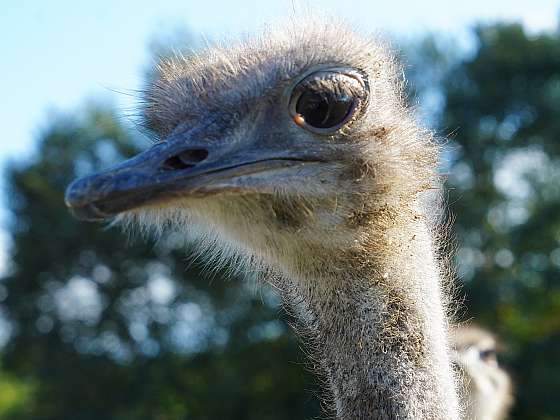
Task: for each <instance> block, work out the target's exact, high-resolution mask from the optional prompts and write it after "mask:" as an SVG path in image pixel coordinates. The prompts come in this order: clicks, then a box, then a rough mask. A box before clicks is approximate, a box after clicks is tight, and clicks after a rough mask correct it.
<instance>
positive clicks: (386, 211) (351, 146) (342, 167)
mask: <svg viewBox="0 0 560 420" xmlns="http://www.w3.org/2000/svg"><path fill="white" fill-rule="evenodd" d="M398 70H399V69H398V67H397V66H396V64H395V61H394V59H393V57H392V56H391V54H390V53H389V52H388V51H387V50H386V48H385V47H384V46H383V44H382V43H380V42H377V41H371V40H366V39H362V38H361V37H360V36H358V35H356V34H355V33H353V32H352V31H350V30H349V29H347V28H346V27H343V26H341V25H339V24H335V23H333V22H328V23H327V24H325V23H323V24H314V25H310V24H309V23H308V22H307V23H306V24H305V25H298V24H294V25H291V26H290V27H289V28H287V27H284V28H282V30H278V31H276V32H275V31H270V32H268V33H266V34H264V35H263V36H262V37H261V38H259V39H258V40H255V41H251V42H246V43H240V44H238V45H233V46H229V47H227V48H225V47H214V48H211V49H209V50H208V51H206V52H202V53H200V54H198V55H195V56H189V57H181V56H177V57H174V58H170V59H165V60H163V61H162V62H161V63H160V64H159V65H158V67H157V72H156V78H155V81H154V82H153V84H151V85H150V86H149V87H148V88H147V89H146V92H145V97H144V101H143V105H144V110H143V111H144V118H145V123H146V125H147V126H148V127H149V128H150V129H151V130H153V132H155V133H156V134H157V137H158V138H159V141H158V142H157V143H156V144H154V145H153V147H151V148H150V149H149V150H147V151H145V152H143V153H141V154H139V155H137V156H136V157H134V158H132V159H130V160H128V161H126V162H124V163H122V164H120V165H118V166H116V167H114V168H111V169H109V170H107V171H105V172H102V173H99V174H95V175H92V176H89V177H86V178H83V179H80V180H77V181H76V182H74V183H73V184H72V185H71V186H70V187H69V188H68V190H67V194H66V202H67V204H68V206H69V207H70V208H71V209H72V211H73V213H74V214H75V215H76V216H77V217H78V218H81V219H86V220H97V219H107V218H112V217H114V216H119V218H121V219H127V220H129V221H130V220H133V221H137V222H140V223H142V224H145V225H150V224H151V225H156V226H163V225H171V226H174V228H175V229H184V230H185V231H186V233H187V234H189V235H191V236H194V237H195V238H198V239H199V243H200V244H206V245H208V247H209V248H213V247H214V248H217V246H214V245H215V244H216V241H218V242H219V248H220V249H221V251H222V252H224V250H226V251H232V252H233V253H235V254H241V255H246V256H250V257H251V260H252V261H260V262H263V263H265V265H266V266H280V267H283V268H285V269H287V270H289V271H292V272H296V273H301V272H302V270H304V267H305V270H313V269H316V270H320V271H321V273H324V272H325V271H326V270H329V269H333V267H336V266H337V264H336V262H337V261H348V260H352V257H354V256H357V255H361V254H362V253H361V251H363V250H364V249H365V248H371V247H374V248H375V250H376V251H377V252H382V250H381V249H379V248H381V246H380V245H379V241H378V236H379V235H380V234H381V233H380V232H386V231H388V230H391V229H392V228H393V227H395V226H397V225H398V223H399V222H398V221H399V220H400V219H401V218H402V216H403V215H406V216H407V217H417V216H415V214H416V212H417V211H418V208H419V207H420V206H421V205H422V202H421V200H420V199H419V193H420V192H422V191H426V190H428V189H430V188H431V186H432V185H433V184H434V182H436V162H437V147H436V145H435V143H434V142H433V140H432V138H431V136H430V134H429V133H428V132H427V131H425V130H423V129H422V128H420V127H419V125H418V124H417V122H416V121H414V118H413V116H411V112H410V110H409V109H407V107H406V105H405V101H404V99H403V98H404V94H403V83H402V81H401V80H400V77H399V71H398ZM418 217H420V216H418ZM394 234H395V235H397V234H399V233H398V232H397V231H396V230H395V232H394ZM385 246H386V244H385ZM341 250H343V251H341ZM226 253H228V252H226ZM325 262H329V264H328V267H327V266H325V265H324V264H325Z"/></svg>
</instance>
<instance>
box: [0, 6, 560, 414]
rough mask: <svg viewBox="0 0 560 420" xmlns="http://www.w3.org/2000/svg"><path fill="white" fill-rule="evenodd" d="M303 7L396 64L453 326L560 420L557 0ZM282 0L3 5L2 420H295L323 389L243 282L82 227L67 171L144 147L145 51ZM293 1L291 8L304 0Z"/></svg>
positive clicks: (279, 322)
mask: <svg viewBox="0 0 560 420" xmlns="http://www.w3.org/2000/svg"><path fill="white" fill-rule="evenodd" d="M458 3H459V2H447V1H445V0H424V1H422V2H416V1H412V0H410V1H406V0H396V1H392V2H377V1H371V0H369V1H368V0H363V1H360V0H355V1H353V0H347V1H344V2H341V1H331V0H327V1H321V2H319V1H309V2H306V3H305V4H306V6H305V7H306V8H307V9H309V10H311V11H313V10H321V11H326V12H327V13H330V14H335V15H340V16H342V17H344V18H345V19H347V20H348V21H349V22H351V23H352V24H353V25H356V27H358V28H360V29H361V30H364V31H366V32H368V31H369V32H373V31H377V30H381V31H383V32H384V33H385V34H386V37H388V38H389V39H390V40H391V41H392V45H393V47H394V48H395V50H396V51H397V52H398V54H399V55H400V56H401V59H402V61H403V63H404V65H405V72H406V73H407V76H408V78H409V81H410V82H409V88H410V100H411V102H413V103H414V104H415V105H417V107H418V110H419V118H421V119H423V120H424V121H426V123H427V124H429V125H430V126H431V127H433V128H434V129H435V130H436V131H437V132H438V134H439V135H440V136H442V137H443V136H446V137H448V138H449V141H448V143H447V144H446V152H445V156H444V157H445V159H444V162H443V163H442V172H443V173H445V174H446V177H447V179H448V182H447V196H448V201H449V203H450V206H451V211H452V212H453V213H454V214H455V216H456V222H455V227H454V229H455V235H456V237H457V242H458V252H457V258H456V260H457V264H458V274H459V280H458V281H459V283H460V288H459V291H458V293H457V294H458V303H457V318H458V319H459V320H473V321H475V322H477V323H478V324H480V325H483V326H485V327H487V328H489V329H490V330H492V331H494V332H495V333H496V334H497V335H499V337H501V340H502V342H503V344H504V349H503V352H502V355H501V362H502V363H503V365H504V366H505V367H506V368H507V370H508V371H509V372H510V373H511V375H512V377H513V380H514V383H515V388H516V403H515V406H514V407H513V412H512V418H514V419H560V398H559V396H560V360H559V359H560V357H559V356H560V31H559V26H558V17H559V16H560V14H559V12H560V2H559V1H553V0H533V1H531V2H528V1H526V0H494V1H483V0H470V1H468V2H461V4H458ZM294 7H295V6H294V5H293V4H292V2H290V1H280V0H275V1H271V2H266V3H265V2H256V1H255V2H252V1H248V0H243V1H241V0H240V1H235V2H228V1H225V0H220V1H218V0H208V1H205V2H194V1H188V0H182V1H178V0H177V1H175V0H161V1H159V2H152V1H148V0H136V1H132V0H130V1H120V2H112V1H109V0H98V1H96V2H88V3H85V2H71V1H64V0H54V1H49V2H40V1H17V2H16V1H10V0H8V1H5V2H2V7H1V13H0V31H1V34H2V36H1V37H0V53H1V55H0V59H1V67H0V92H2V100H0V121H1V126H2V130H3V134H2V138H1V140H0V164H1V165H2V172H3V177H2V178H1V180H0V181H1V185H0V186H1V194H0V200H1V201H0V203H1V204H0V418H1V419H9V420H16V419H17V420H19V419H41V420H43V419H44V420H47V419H49V420H50V419H53V420H54V419H75V420H90V419H91V420H94V419H96V420H99V419H116V420H129V419H154V420H175V419H278V420H280V419H287V418H294V419H304V418H314V417H317V416H320V413H321V411H320V403H319V399H318V398H317V394H318V387H317V384H316V383H315V382H314V378H313V376H312V375H311V374H310V373H309V372H308V369H307V367H306V361H305V357H304V355H303V354H302V352H301V351H300V348H299V346H298V344H297V342H296V341H295V338H294V336H293V334H292V332H291V331H290V329H289V327H288V326H287V323H286V321H287V319H286V315H285V314H283V313H282V312H281V311H280V309H279V302H278V299H277V297H276V296H275V295H274V294H273V293H272V292H271V291H270V290H268V289H267V288H265V287H261V286H260V285H258V284H257V283H256V282H255V280H254V279H251V278H240V277H238V278H231V276H230V275H228V274H226V273H225V272H208V270H206V271H205V270H204V268H203V267H202V266H199V265H197V263H193V262H192V261H190V260H189V258H188V255H189V253H190V251H189V246H188V245H185V244H183V243H182V241H181V239H180V238H177V237H174V236H173V235H169V236H166V237H164V238H163V239H161V240H160V241H158V242H157V243H154V242H152V243H149V242H148V243H147V242H146V241H145V240H143V239H141V238H134V237H129V236H126V235H124V234H123V233H121V232H120V231H119V230H118V229H105V228H104V227H103V226H102V225H96V224H88V223H79V222H77V221H75V220H74V219H72V218H71V217H70V215H69V214H68V212H67V210H66V208H65V206H64V202H63V192H64V189H65V187H66V185H67V184H68V183H69V181H70V180H72V179H73V178H75V177H76V176H81V175H84V174H87V173H89V172H91V171H94V170H96V169H98V168H101V167H106V166H108V165H110V164H112V163H114V162H116V161H119V160H121V159H123V157H126V156H129V155H131V154H133V153H135V152H137V151H138V150H140V149H143V148H145V147H146V146H147V145H148V144H149V143H150V141H149V139H148V137H147V136H146V135H145V134H143V133H142V132H141V131H140V130H138V129H137V127H136V124H137V121H138V120H137V113H138V111H137V109H136V105H137V102H136V101H137V99H138V94H137V92H138V90H139V89H141V88H142V86H143V83H144V81H145V80H147V79H149V78H150V68H151V66H152V65H153V63H154V60H155V59H156V58H157V57H158V56H162V55H166V54H169V53H170V52H171V51H172V50H180V51H185V53H187V54H188V53H190V51H193V50H197V49H199V48H201V47H203V45H204V44H205V43H207V42H208V41H213V40H222V39H224V38H226V39H227V38H229V37H238V36H240V35H245V34H251V33H255V32H258V31H259V30H261V29H262V28H264V27H265V26H266V25H267V24H271V23H274V22H276V21H277V20H278V19H279V17H287V16H289V15H290V14H291V13H292V12H293V9H294ZM296 9H297V7H296Z"/></svg>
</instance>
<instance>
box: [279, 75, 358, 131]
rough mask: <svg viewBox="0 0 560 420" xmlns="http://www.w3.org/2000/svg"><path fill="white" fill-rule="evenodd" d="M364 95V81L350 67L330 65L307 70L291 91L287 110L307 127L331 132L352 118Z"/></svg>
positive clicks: (297, 121)
mask: <svg viewBox="0 0 560 420" xmlns="http://www.w3.org/2000/svg"><path fill="white" fill-rule="evenodd" d="M366 99H367V85H366V83H365V81H364V79H363V77H362V75H361V74H359V73H358V72H356V71H355V70H352V69H332V70H325V71H319V72H315V73H312V74H310V75H309V76H307V77H306V78H305V79H303V80H302V81H301V82H299V83H298V85H297V86H296V87H295V88H294V90H293V91H292V96H291V98H290V113H291V114H292V117H293V118H294V121H295V122H296V123H297V124H298V125H300V126H302V127H304V128H307V129H308V130H310V131H313V132H316V133H320V134H330V133H333V132H335V131H336V130H338V129H339V128H341V127H342V126H343V125H344V124H346V123H347V122H349V121H350V120H351V119H352V116H353V115H354V113H355V112H356V110H357V109H358V108H359V107H361V106H362V105H363V103H364V102H365V101H366Z"/></svg>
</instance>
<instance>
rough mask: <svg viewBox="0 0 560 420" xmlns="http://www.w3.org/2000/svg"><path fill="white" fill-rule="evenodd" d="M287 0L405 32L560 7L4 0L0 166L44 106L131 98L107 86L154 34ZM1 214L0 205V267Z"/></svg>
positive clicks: (241, 28) (141, 60)
mask: <svg viewBox="0 0 560 420" xmlns="http://www.w3.org/2000/svg"><path fill="white" fill-rule="evenodd" d="M294 4H296V6H295V8H296V9H297V8H298V7H299V5H300V4H304V5H306V8H307V9H308V10H315V9H317V10H321V11H322V12H327V13H330V14H335V15H340V16H343V17H344V18H346V19H347V20H349V21H350V22H352V23H355V24H356V25H358V26H359V27H361V28H365V29H368V30H372V31H374V30H377V29H379V30H382V31H385V32H388V33H392V34H395V35H397V36H401V37H407V38H408V37H412V36H414V35H417V34H420V33H423V32H426V31H438V32H442V33H453V34H458V33H461V32H464V31H465V30H466V29H467V28H468V27H469V26H470V25H472V23H473V22H479V21H495V20H507V21H522V22H523V23H524V24H525V25H526V26H527V28H529V29H530V30H531V31H540V30H547V29H552V28H554V27H555V26H556V24H557V17H558V15H559V11H560V0H531V1H530V2H529V0H469V1H465V2H458V1H451V0H422V1H418V0H392V1H377V0H344V1H343V0H322V1H318V0H309V1H306V2H301V1H296V0H293V1H292V0H272V1H270V0H268V1H265V0H261V1H250V0H239V1H226V0H206V1H204V2H201V1H192V0H182V1H179V0H159V1H153V0H134V1H133V0H124V1H116V0H113V1H110V0H96V1H89V2H78V1H69V0H50V1H40V0H35V1H31V0H19V1H18V0H8V1H7V4H5V3H4V4H3V5H2V14H1V15H0V34H1V36H0V54H1V57H2V66H1V67H0V69H1V70H0V72H1V74H0V92H2V100H0V122H1V124H2V131H3V136H2V138H1V139H0V166H1V165H3V164H5V162H6V160H7V159H24V158H25V157H26V156H28V155H29V154H30V153H32V151H33V144H34V140H35V138H36V136H37V134H38V131H39V129H40V128H41V127H42V126H44V125H45V124H46V123H47V121H48V118H49V113H52V112H53V111H63V112H67V111H72V109H75V108H78V107H80V106H81V105H82V104H83V103H84V101H86V100H91V99H96V98H105V99H108V100H112V101H113V102H114V103H115V104H116V105H117V107H119V108H121V109H127V108H130V107H131V106H132V105H133V102H131V98H130V97H128V96H126V95H119V94H116V93H114V91H121V92H122V91H129V90H133V89H136V88H138V87H139V85H140V82H141V78H142V74H143V70H144V69H145V66H146V65H147V63H148V59H149V50H148V43H149V42H150V40H152V39H153V37H154V36H155V35H156V34H162V33H163V34H166V33H167V34H172V33H174V32H175V31H176V29H177V28H181V27H184V26H187V27H188V28H189V29H190V30H191V31H192V32H193V34H194V35H197V34H203V35H205V36H206V37H208V38H220V37H224V36H231V35H234V36H235V35H238V34H243V33H251V32H254V31H257V30H259V29H260V28H262V27H263V25H265V24H267V23H273V22H275V21H276V20H278V19H279V18H282V17H286V16H289V15H290V14H291V13H292V10H293V9H294V6H293V5H294ZM0 200H1V201H0V209H1V207H2V206H3V205H4V203H5V198H2V195H0ZM3 220H5V218H3V217H2V212H1V210H0V271H1V270H2V265H3V263H2V260H3V257H2V255H3V252H4V249H5V246H6V239H5V235H4V234H3V233H2V223H5V222H3Z"/></svg>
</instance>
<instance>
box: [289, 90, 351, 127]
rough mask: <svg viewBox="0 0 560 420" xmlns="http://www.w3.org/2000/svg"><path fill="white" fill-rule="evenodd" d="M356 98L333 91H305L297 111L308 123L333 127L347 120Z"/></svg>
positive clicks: (313, 125) (298, 103)
mask: <svg viewBox="0 0 560 420" xmlns="http://www.w3.org/2000/svg"><path fill="white" fill-rule="evenodd" d="M353 105H354V99H353V98H351V97H349V96H347V95H336V94H335V93H333V92H317V91H314V90H307V91H304V92H303V93H302V94H301V96H300V97H299V99H298V101H297V104H296V112H297V113H298V114H300V115H301V116H302V117H303V119H304V120H305V122H306V124H308V125H310V126H312V127H315V128H322V129H327V128H332V127H336V126H337V125H340V124H342V123H343V122H345V120H346V117H347V116H348V115H349V114H350V112H351V111H352V108H353Z"/></svg>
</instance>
